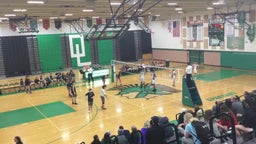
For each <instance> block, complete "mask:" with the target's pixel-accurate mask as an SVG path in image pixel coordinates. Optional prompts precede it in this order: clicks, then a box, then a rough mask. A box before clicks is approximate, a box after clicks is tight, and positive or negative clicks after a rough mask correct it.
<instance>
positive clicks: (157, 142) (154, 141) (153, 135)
mask: <svg viewBox="0 0 256 144" xmlns="http://www.w3.org/2000/svg"><path fill="white" fill-rule="evenodd" d="M158 122H159V117H158V116H153V117H151V120H150V125H151V127H150V128H148V130H147V133H146V144H164V143H165V142H164V129H163V128H162V127H160V126H159V124H158Z"/></svg>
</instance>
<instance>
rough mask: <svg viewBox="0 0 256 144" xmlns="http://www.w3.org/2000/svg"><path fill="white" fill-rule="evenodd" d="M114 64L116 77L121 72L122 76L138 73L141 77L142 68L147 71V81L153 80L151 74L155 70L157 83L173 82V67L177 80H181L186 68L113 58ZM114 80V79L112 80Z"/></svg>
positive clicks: (113, 70)
mask: <svg viewBox="0 0 256 144" xmlns="http://www.w3.org/2000/svg"><path fill="white" fill-rule="evenodd" d="M111 66H112V74H113V76H112V78H115V75H116V74H117V73H119V72H121V75H122V76H129V75H138V76H137V77H138V78H139V75H140V72H141V70H144V71H145V78H146V79H147V81H149V80H151V74H152V72H154V73H155V74H156V75H157V81H158V82H157V83H172V81H173V79H172V77H171V76H172V71H173V69H174V70H175V72H176V79H175V81H176V82H181V80H182V76H183V74H184V70H183V69H180V68H177V67H172V66H171V65H169V67H166V66H165V64H163V62H160V61H159V62H158V61H155V62H154V63H153V62H143V61H138V62H124V61H117V60H112V61H111ZM112 81H114V80H112Z"/></svg>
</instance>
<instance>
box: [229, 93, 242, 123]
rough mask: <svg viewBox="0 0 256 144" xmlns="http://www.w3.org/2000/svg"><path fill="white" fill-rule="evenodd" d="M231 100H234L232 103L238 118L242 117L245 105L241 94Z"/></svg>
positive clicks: (233, 110)
mask: <svg viewBox="0 0 256 144" xmlns="http://www.w3.org/2000/svg"><path fill="white" fill-rule="evenodd" d="M231 101H232V104H231V110H232V112H233V113H234V114H235V115H236V117H237V118H238V119H242V117H243V115H244V107H243V104H242V102H241V101H240V98H239V96H234V97H232V99H231Z"/></svg>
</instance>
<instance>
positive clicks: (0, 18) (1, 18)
mask: <svg viewBox="0 0 256 144" xmlns="http://www.w3.org/2000/svg"><path fill="white" fill-rule="evenodd" d="M0 20H8V18H3V17H0Z"/></svg>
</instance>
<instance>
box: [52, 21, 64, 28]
mask: <svg viewBox="0 0 256 144" xmlns="http://www.w3.org/2000/svg"><path fill="white" fill-rule="evenodd" d="M54 24H55V28H56V29H60V28H61V26H62V25H61V19H55V20H54Z"/></svg>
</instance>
